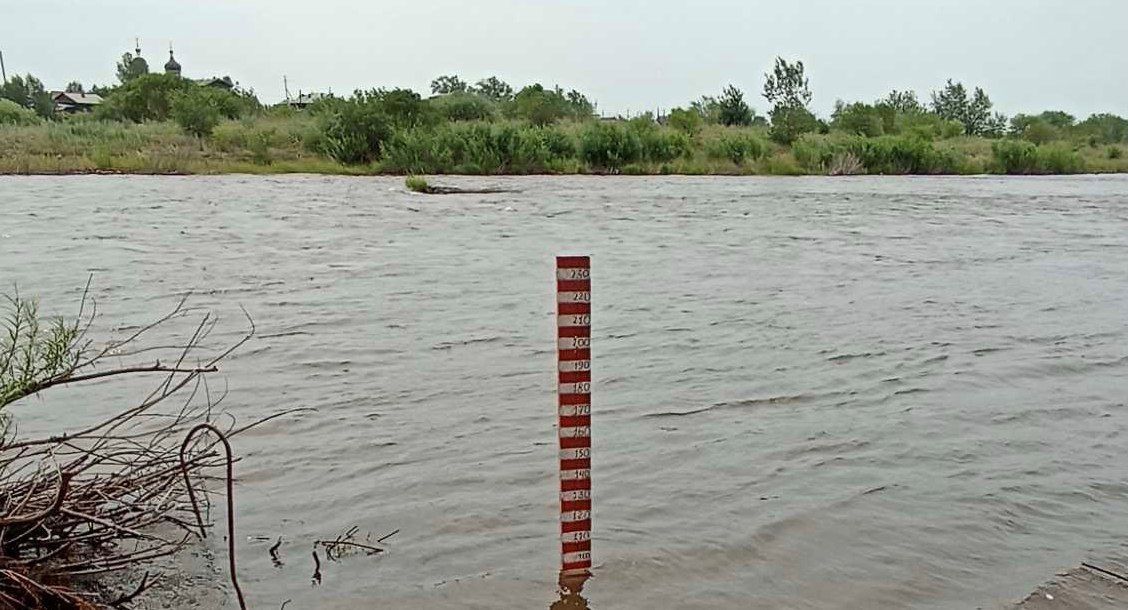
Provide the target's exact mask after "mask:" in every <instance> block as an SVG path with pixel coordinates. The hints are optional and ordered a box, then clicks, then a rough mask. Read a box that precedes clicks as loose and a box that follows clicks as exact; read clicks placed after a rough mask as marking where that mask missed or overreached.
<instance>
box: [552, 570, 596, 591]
mask: <svg viewBox="0 0 1128 610" xmlns="http://www.w3.org/2000/svg"><path fill="white" fill-rule="evenodd" d="M589 578H591V572H590V571H589V570H561V571H560V578H559V580H558V581H557V583H558V584H559V585H560V589H561V590H562V591H565V592H569V593H577V594H578V593H582V592H583V590H584V584H586V583H587V581H588V579H589Z"/></svg>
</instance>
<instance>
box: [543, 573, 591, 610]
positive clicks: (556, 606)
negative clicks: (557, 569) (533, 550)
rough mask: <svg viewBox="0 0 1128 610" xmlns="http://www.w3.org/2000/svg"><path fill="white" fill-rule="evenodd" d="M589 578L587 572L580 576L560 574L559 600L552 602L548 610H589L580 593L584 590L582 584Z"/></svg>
mask: <svg viewBox="0 0 1128 610" xmlns="http://www.w3.org/2000/svg"><path fill="white" fill-rule="evenodd" d="M590 576H591V574H589V573H588V572H586V571H585V572H583V573H582V574H566V573H564V572H561V573H560V599H558V600H557V601H555V602H553V604H552V605H551V606H549V607H548V610H591V607H590V606H588V601H587V600H586V599H584V596H583V595H580V593H582V592H583V590H584V583H585V582H587V579H588V578H589V577H590Z"/></svg>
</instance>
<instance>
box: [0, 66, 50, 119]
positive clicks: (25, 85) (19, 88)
mask: <svg viewBox="0 0 1128 610" xmlns="http://www.w3.org/2000/svg"><path fill="white" fill-rule="evenodd" d="M0 98H2V99H6V100H11V101H12V102H15V103H16V104H18V105H19V106H21V107H23V108H27V109H29V110H32V111H34V112H35V114H38V115H39V116H41V117H44V118H47V117H50V116H51V115H52V114H53V113H54V112H55V103H54V102H53V101H52V100H51V94H49V93H47V90H46V89H44V88H43V81H40V80H39V79H38V78H35V77H34V76H32V75H30V74H28V75H25V76H20V75H18V74H17V75H15V76H13V77H11V78H9V79H8V82H6V83H4V84H2V85H0Z"/></svg>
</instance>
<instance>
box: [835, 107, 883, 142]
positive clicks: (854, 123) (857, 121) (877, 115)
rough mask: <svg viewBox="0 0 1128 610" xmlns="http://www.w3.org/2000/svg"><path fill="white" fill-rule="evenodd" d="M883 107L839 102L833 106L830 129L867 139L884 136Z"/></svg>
mask: <svg viewBox="0 0 1128 610" xmlns="http://www.w3.org/2000/svg"><path fill="white" fill-rule="evenodd" d="M885 108H887V107H883V106H874V105H871V104H866V103H864V102H854V103H853V104H846V103H843V102H842V101H839V102H838V103H836V104H835V107H834V113H833V114H831V119H830V128H831V129H833V130H835V131H843V132H846V133H850V134H855V135H859V136H866V137H867V138H874V137H877V136H880V135H884V134H885V122H886V121H885V116H886V114H888V113H887V112H885V110H884V109H885Z"/></svg>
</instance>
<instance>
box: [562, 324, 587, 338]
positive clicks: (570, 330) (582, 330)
mask: <svg viewBox="0 0 1128 610" xmlns="http://www.w3.org/2000/svg"><path fill="white" fill-rule="evenodd" d="M556 336H557V337H559V338H561V339H567V338H569V337H590V336H591V327H590V326H561V327H560V328H558V329H556Z"/></svg>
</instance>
